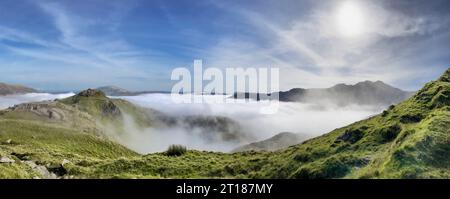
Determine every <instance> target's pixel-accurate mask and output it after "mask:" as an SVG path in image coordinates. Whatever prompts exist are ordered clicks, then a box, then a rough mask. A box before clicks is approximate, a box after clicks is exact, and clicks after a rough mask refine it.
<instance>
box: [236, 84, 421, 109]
mask: <svg viewBox="0 0 450 199" xmlns="http://www.w3.org/2000/svg"><path fill="white" fill-rule="evenodd" d="M413 94H414V92H408V91H403V90H400V89H398V88H395V87H392V86H390V85H388V84H385V83H384V82H382V81H376V82H372V81H364V82H359V83H357V84H355V85H347V84H337V85H335V86H333V87H330V88H313V89H304V88H293V89H291V90H289V91H282V92H276V93H271V94H270V95H269V96H268V95H260V94H255V93H235V94H234V96H233V97H234V98H238V99H254V100H265V99H270V98H271V97H272V96H276V95H278V96H279V100H280V101H283V102H305V103H319V104H336V105H339V106H346V105H352V104H357V105H390V104H396V103H398V102H400V101H402V100H404V99H406V98H408V97H410V96H412V95H413Z"/></svg>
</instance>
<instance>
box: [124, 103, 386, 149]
mask: <svg viewBox="0 0 450 199" xmlns="http://www.w3.org/2000/svg"><path fill="white" fill-rule="evenodd" d="M189 96H190V95H184V96H182V97H189ZM194 97H201V96H194ZM223 97H224V96H221V95H216V96H203V98H204V99H206V100H205V101H207V102H206V103H189V104H184V103H175V102H174V101H173V99H172V98H171V95H170V94H147V95H141V96H130V97H121V98H124V99H126V100H129V101H131V102H133V103H135V104H138V105H140V106H143V107H147V108H152V109H156V110H158V111H161V112H164V113H165V114H168V115H170V116H174V117H187V116H199V115H202V116H224V117H228V118H230V119H232V120H234V121H236V122H238V123H239V125H240V126H241V128H242V129H241V130H240V131H239V132H240V133H244V134H246V135H245V136H243V137H247V138H252V140H246V141H242V140H240V141H236V140H234V141H233V140H232V141H223V140H221V139H215V140H213V141H211V140H210V139H207V138H206V137H205V136H204V135H202V134H201V133H198V132H195V130H194V131H193V130H192V129H186V128H185V127H183V126H182V125H181V126H180V125H178V126H177V125H175V126H172V127H170V128H149V129H145V130H142V129H138V128H136V127H135V126H134V124H133V123H132V122H130V123H128V126H127V130H130V131H131V134H129V135H127V136H125V137H122V138H121V142H122V143H123V144H125V145H127V146H129V147H130V148H133V149H135V150H137V151H139V152H142V153H148V152H154V151H163V150H165V149H167V147H168V146H169V145H171V144H183V145H185V146H187V147H188V148H190V149H198V150H213V151H223V152H228V151H230V150H232V149H234V148H235V147H237V146H240V145H242V144H247V143H248V142H255V141H259V140H263V139H267V138H269V137H271V136H274V135H276V134H278V133H280V132H293V133H302V134H304V135H306V136H308V137H315V136H319V135H322V134H324V133H327V132H329V131H332V130H333V129H335V128H339V127H342V126H345V125H348V124H351V123H353V122H355V121H358V120H361V119H365V118H367V117H369V116H371V115H374V114H377V113H379V112H381V110H382V108H381V107H363V106H347V107H336V106H331V105H330V106H328V105H320V106H318V105H312V104H303V103H290V102H280V106H279V110H278V112H277V113H275V114H261V113H260V112H259V111H260V109H261V107H263V106H265V105H267V104H263V103H261V102H254V103H244V102H243V101H241V103H231V104H225V103H214V101H215V100H216V102H217V101H220V99H221V98H222V99H223ZM197 130H198V129H197ZM216 133H220V132H216ZM124 138H125V139H124Z"/></svg>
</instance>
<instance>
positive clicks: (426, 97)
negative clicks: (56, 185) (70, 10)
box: [0, 69, 450, 179]
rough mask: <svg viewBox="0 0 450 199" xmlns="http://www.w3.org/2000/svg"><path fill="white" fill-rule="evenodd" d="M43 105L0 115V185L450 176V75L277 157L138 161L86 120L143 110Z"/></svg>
mask: <svg viewBox="0 0 450 199" xmlns="http://www.w3.org/2000/svg"><path fill="white" fill-rule="evenodd" d="M41 103H43V104H48V105H43V106H37V105H36V104H33V103H32V104H24V105H19V106H16V107H12V108H10V109H7V110H4V111H1V112H0V160H1V161H0V178H54V177H56V178H264V179H267V178H303V179H312V178H328V179H330V178H450V131H449V129H450V69H448V70H447V71H446V72H445V73H444V74H443V75H442V76H441V77H440V78H439V79H437V80H436V81H432V82H430V83H427V84H426V85H425V86H424V87H423V88H422V89H421V90H419V91H418V92H417V93H415V94H414V95H413V96H411V97H410V98H408V99H406V100H404V101H402V102H400V103H399V104H396V105H392V106H390V107H389V109H387V110H385V111H384V112H383V113H381V114H379V115H376V116H373V117H370V118H368V119H365V120H362V121H358V122H355V123H353V124H351V125H348V126H345V127H342V128H339V129H335V130H333V131H331V132H329V133H327V134H324V135H322V136H319V137H316V138H313V139H309V140H306V141H304V142H303V143H301V144H297V145H294V146H290V147H289V148H287V149H284V150H279V151H273V152H266V151H260V152H256V151H248V152H238V153H216V152H207V151H195V150H188V151H187V152H185V153H184V154H182V155H181V156H170V155H168V154H167V153H152V154H146V155H142V154H137V153H135V152H133V151H132V150H130V149H128V148H126V147H124V146H122V145H120V144H117V143H116V142H114V140H111V139H110V137H101V136H96V135H95V131H93V130H92V129H91V128H87V127H88V126H86V125H84V124H83V121H98V120H100V121H102V120H104V121H108V120H109V121H111V120H112V121H114V120H115V119H114V118H116V117H117V116H118V115H119V114H123V113H125V112H127V111H128V112H131V113H133V112H137V113H135V114H136V115H138V113H140V112H144V111H142V110H141V109H138V107H135V106H128V105H129V104H128V103H127V102H126V101H115V100H112V99H109V98H107V97H105V96H104V94H103V93H99V92H95V91H87V92H83V93H80V94H78V95H77V96H74V97H71V98H68V99H64V100H61V101H54V102H51V103H45V102H41ZM111 103H112V104H114V105H112V104H111ZM46 106H47V107H46ZM48 106H50V108H48ZM53 108H54V109H53ZM134 108H136V109H137V110H136V111H133V110H134ZM49 109H50V111H52V112H53V111H65V112H64V113H63V114H61V115H63V116H64V117H60V116H61V115H59V112H58V113H56V115H58V116H56V115H55V112H54V113H53V114H51V113H50V112H48V111H46V110H49ZM117 109H118V110H117ZM72 118H78V119H79V120H72ZM149 118H152V117H149ZM61 121H65V122H61ZM142 121H147V119H142ZM100 123H101V122H100ZM143 124H146V123H143ZM92 125H93V126H92V128H99V129H101V126H102V125H99V122H94V123H92ZM150 125H152V124H150ZM80 126H84V128H80ZM93 132H94V133H93ZM122 133H125V134H126V133H127V132H126V131H124V132H122Z"/></svg>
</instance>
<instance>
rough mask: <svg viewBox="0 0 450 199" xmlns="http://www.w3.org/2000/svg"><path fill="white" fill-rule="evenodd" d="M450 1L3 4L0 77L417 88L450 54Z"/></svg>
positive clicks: (64, 84) (60, 85) (146, 84)
mask: <svg viewBox="0 0 450 199" xmlns="http://www.w3.org/2000/svg"><path fill="white" fill-rule="evenodd" d="M449 8H450V3H449V2H448V1H446V0H440V1H439V0H437V1H432V2H430V1H423V0H414V1H407V0H397V1H389V0H381V1H375V0H360V1H357V0H345V1H331V0H325V1H314V0H302V1H294V0H282V1H275V0H272V1H256V0H252V1H245V2H241V1H239V2H238V1H226V2H223V1H179V0H168V1H144V0H130V1H118V0H113V1H106V0H93V1H68V0H62V1H53V0H45V1H33V0H20V1H12V0H6V1H1V2H0V71H1V76H0V82H7V83H18V84H24V85H28V86H31V87H34V88H36V89H39V90H64V91H67V90H82V89H86V88H95V87H98V86H104V85H116V86H120V87H124V88H127V89H130V90H170V88H171V86H172V85H173V83H174V82H173V81H170V73H171V71H172V69H174V68H176V67H192V63H193V60H194V59H202V60H203V61H204V65H205V67H221V68H223V67H269V66H274V67H279V68H280V75H281V77H282V78H281V82H280V86H281V90H287V89H290V88H294V87H303V88H311V87H330V86H332V85H334V84H337V83H349V84H352V83H356V82H359V81H364V80H372V81H375V80H381V81H384V82H386V83H388V84H391V85H393V86H395V87H399V88H401V89H404V90H416V89H418V88H420V87H421V86H422V85H423V84H424V83H425V82H427V81H430V80H432V79H435V78H436V77H438V76H439V75H440V74H441V73H442V71H444V70H445V69H447V68H448V67H449V63H450V62H449V61H450V56H449V55H450V46H449V45H448V43H450V34H449V33H450V31H449V28H450V26H449V25H450V13H449V12H448V9H449Z"/></svg>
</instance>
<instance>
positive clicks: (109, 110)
mask: <svg viewBox="0 0 450 199" xmlns="http://www.w3.org/2000/svg"><path fill="white" fill-rule="evenodd" d="M121 114H122V113H121V111H120V109H119V107H117V106H116V105H115V104H114V103H113V102H112V101H107V102H105V103H103V104H102V115H103V116H112V117H118V116H121Z"/></svg>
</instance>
